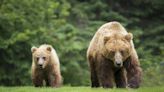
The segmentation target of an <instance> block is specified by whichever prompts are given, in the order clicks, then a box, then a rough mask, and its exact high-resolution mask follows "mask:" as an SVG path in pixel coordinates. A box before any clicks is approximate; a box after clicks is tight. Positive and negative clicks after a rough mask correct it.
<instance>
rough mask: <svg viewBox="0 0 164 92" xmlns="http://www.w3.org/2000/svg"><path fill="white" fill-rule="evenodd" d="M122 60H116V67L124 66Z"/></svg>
mask: <svg viewBox="0 0 164 92" xmlns="http://www.w3.org/2000/svg"><path fill="white" fill-rule="evenodd" d="M122 65H123V64H122V62H121V61H115V66H116V67H122Z"/></svg>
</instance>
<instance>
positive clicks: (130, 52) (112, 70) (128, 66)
mask: <svg viewBox="0 0 164 92" xmlns="http://www.w3.org/2000/svg"><path fill="white" fill-rule="evenodd" d="M132 38H133V35H132V34H131V33H128V32H127V31H126V30H125V28H124V27H123V26H122V25H121V24H120V23H119V22H109V23H106V24H104V25H102V26H101V27H100V28H99V29H98V31H97V32H96V34H95V35H94V37H93V39H92V40H91V42H90V45H89V48H88V51H87V59H88V62H89V65H90V72H91V82H92V84H91V85H92V87H99V86H102V87H104V88H113V87H114V85H116V87H118V88H125V87H131V88H138V87H139V85H140V82H141V73H142V69H141V67H140V63H139V61H138V56H137V53H136V50H135V48H134V45H133V41H132Z"/></svg>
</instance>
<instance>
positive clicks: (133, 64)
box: [124, 57, 142, 88]
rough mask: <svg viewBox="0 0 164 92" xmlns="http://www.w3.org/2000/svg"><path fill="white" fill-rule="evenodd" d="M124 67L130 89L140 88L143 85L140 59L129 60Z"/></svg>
mask: <svg viewBox="0 0 164 92" xmlns="http://www.w3.org/2000/svg"><path fill="white" fill-rule="evenodd" d="M124 65H125V67H126V71H127V81H128V87H130V88H139V86H140V83H141V75H142V69H141V67H140V65H139V61H138V59H134V58H132V57H130V58H128V59H127V61H125V64H124Z"/></svg>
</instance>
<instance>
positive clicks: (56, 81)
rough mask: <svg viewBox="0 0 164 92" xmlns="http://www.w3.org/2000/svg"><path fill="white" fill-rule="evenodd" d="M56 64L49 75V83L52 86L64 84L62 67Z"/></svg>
mask: <svg viewBox="0 0 164 92" xmlns="http://www.w3.org/2000/svg"><path fill="white" fill-rule="evenodd" d="M56 68H57V67H55V66H54V68H53V71H52V72H51V74H49V76H48V80H49V84H50V86H51V87H60V86H61V85H62V77H61V74H60V69H56Z"/></svg>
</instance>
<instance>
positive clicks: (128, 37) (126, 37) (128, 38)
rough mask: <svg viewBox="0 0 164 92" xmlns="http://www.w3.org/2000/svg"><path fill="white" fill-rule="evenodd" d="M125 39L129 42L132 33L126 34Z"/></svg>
mask: <svg viewBox="0 0 164 92" xmlns="http://www.w3.org/2000/svg"><path fill="white" fill-rule="evenodd" d="M125 39H126V40H128V41H130V40H132V39H133V34H132V33H128V34H127V35H125Z"/></svg>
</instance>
